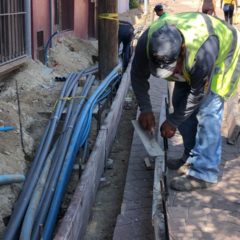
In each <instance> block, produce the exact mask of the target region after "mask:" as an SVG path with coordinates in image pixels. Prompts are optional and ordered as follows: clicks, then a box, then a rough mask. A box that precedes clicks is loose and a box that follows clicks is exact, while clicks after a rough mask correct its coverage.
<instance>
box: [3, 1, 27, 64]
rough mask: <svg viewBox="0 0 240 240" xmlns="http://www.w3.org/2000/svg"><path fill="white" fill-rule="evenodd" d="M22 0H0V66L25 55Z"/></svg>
mask: <svg viewBox="0 0 240 240" xmlns="http://www.w3.org/2000/svg"><path fill="white" fill-rule="evenodd" d="M25 15H26V12H25V11H24V0H0V66H1V65H2V64H5V63H7V62H10V61H13V60H15V59H18V58H21V57H23V56H25V55H26V47H25Z"/></svg>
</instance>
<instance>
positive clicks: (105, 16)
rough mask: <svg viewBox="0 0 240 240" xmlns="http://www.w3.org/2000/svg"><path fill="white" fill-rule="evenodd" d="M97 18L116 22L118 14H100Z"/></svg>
mask: <svg viewBox="0 0 240 240" xmlns="http://www.w3.org/2000/svg"><path fill="white" fill-rule="evenodd" d="M98 18H100V19H107V20H114V21H118V13H101V14H99V15H98Z"/></svg>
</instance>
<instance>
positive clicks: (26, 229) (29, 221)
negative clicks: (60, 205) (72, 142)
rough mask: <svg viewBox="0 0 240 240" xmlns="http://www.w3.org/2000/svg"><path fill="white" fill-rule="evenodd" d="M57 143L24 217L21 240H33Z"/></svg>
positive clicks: (45, 165) (48, 158)
mask: <svg viewBox="0 0 240 240" xmlns="http://www.w3.org/2000/svg"><path fill="white" fill-rule="evenodd" d="M56 146H57V142H56V143H55V144H54V146H53V149H52V150H51V152H50V154H49V155H48V157H47V160H46V162H45V164H44V168H43V171H42V173H41V176H40V178H39V180H38V183H37V186H36V188H35V190H34V193H33V195H32V198H31V201H30V203H29V206H28V209H27V212H26V214H25V217H24V221H23V225H22V231H21V234H20V240H31V231H32V226H33V223H34V217H35V215H36V210H37V206H38V203H39V201H40V198H41V194H42V191H43V188H44V184H45V182H46V179H47V176H48V173H49V169H50V166H51V163H52V157H53V154H54V152H55V150H56Z"/></svg>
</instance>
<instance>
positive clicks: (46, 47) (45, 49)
mask: <svg viewBox="0 0 240 240" xmlns="http://www.w3.org/2000/svg"><path fill="white" fill-rule="evenodd" d="M57 34H58V31H56V32H54V33H53V34H52V35H51V36H50V38H49V39H48V41H47V44H46V46H45V48H44V64H45V65H47V64H48V48H49V46H50V45H51V44H52V39H53V37H54V36H55V35H57Z"/></svg>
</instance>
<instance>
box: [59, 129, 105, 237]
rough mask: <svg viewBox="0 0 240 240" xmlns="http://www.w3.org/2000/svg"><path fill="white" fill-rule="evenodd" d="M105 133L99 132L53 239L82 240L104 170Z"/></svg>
mask: <svg viewBox="0 0 240 240" xmlns="http://www.w3.org/2000/svg"><path fill="white" fill-rule="evenodd" d="M105 141H106V131H105V130H100V131H99V134H98V137H97V140H96V143H95V147H94V149H93V151H92V154H91V156H90V158H89V160H88V162H87V165H86V168H85V170H84V171H83V174H82V176H81V179H80V182H79V184H78V186H77V188H76V190H75V193H74V195H73V198H72V201H71V203H70V205H69V207H68V209H67V212H66V214H65V216H64V218H63V219H62V221H61V224H60V225H59V227H58V228H57V233H56V236H55V237H54V239H56V240H60V239H61V240H63V239H69V240H73V239H82V238H81V237H79V236H83V235H84V233H85V231H86V227H87V224H88V219H89V216H90V212H91V207H92V205H93V202H94V199H95V195H96V191H97V188H98V184H99V181H100V178H101V176H102V173H103V170H104V162H105V157H106V156H105V146H104V143H105Z"/></svg>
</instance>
